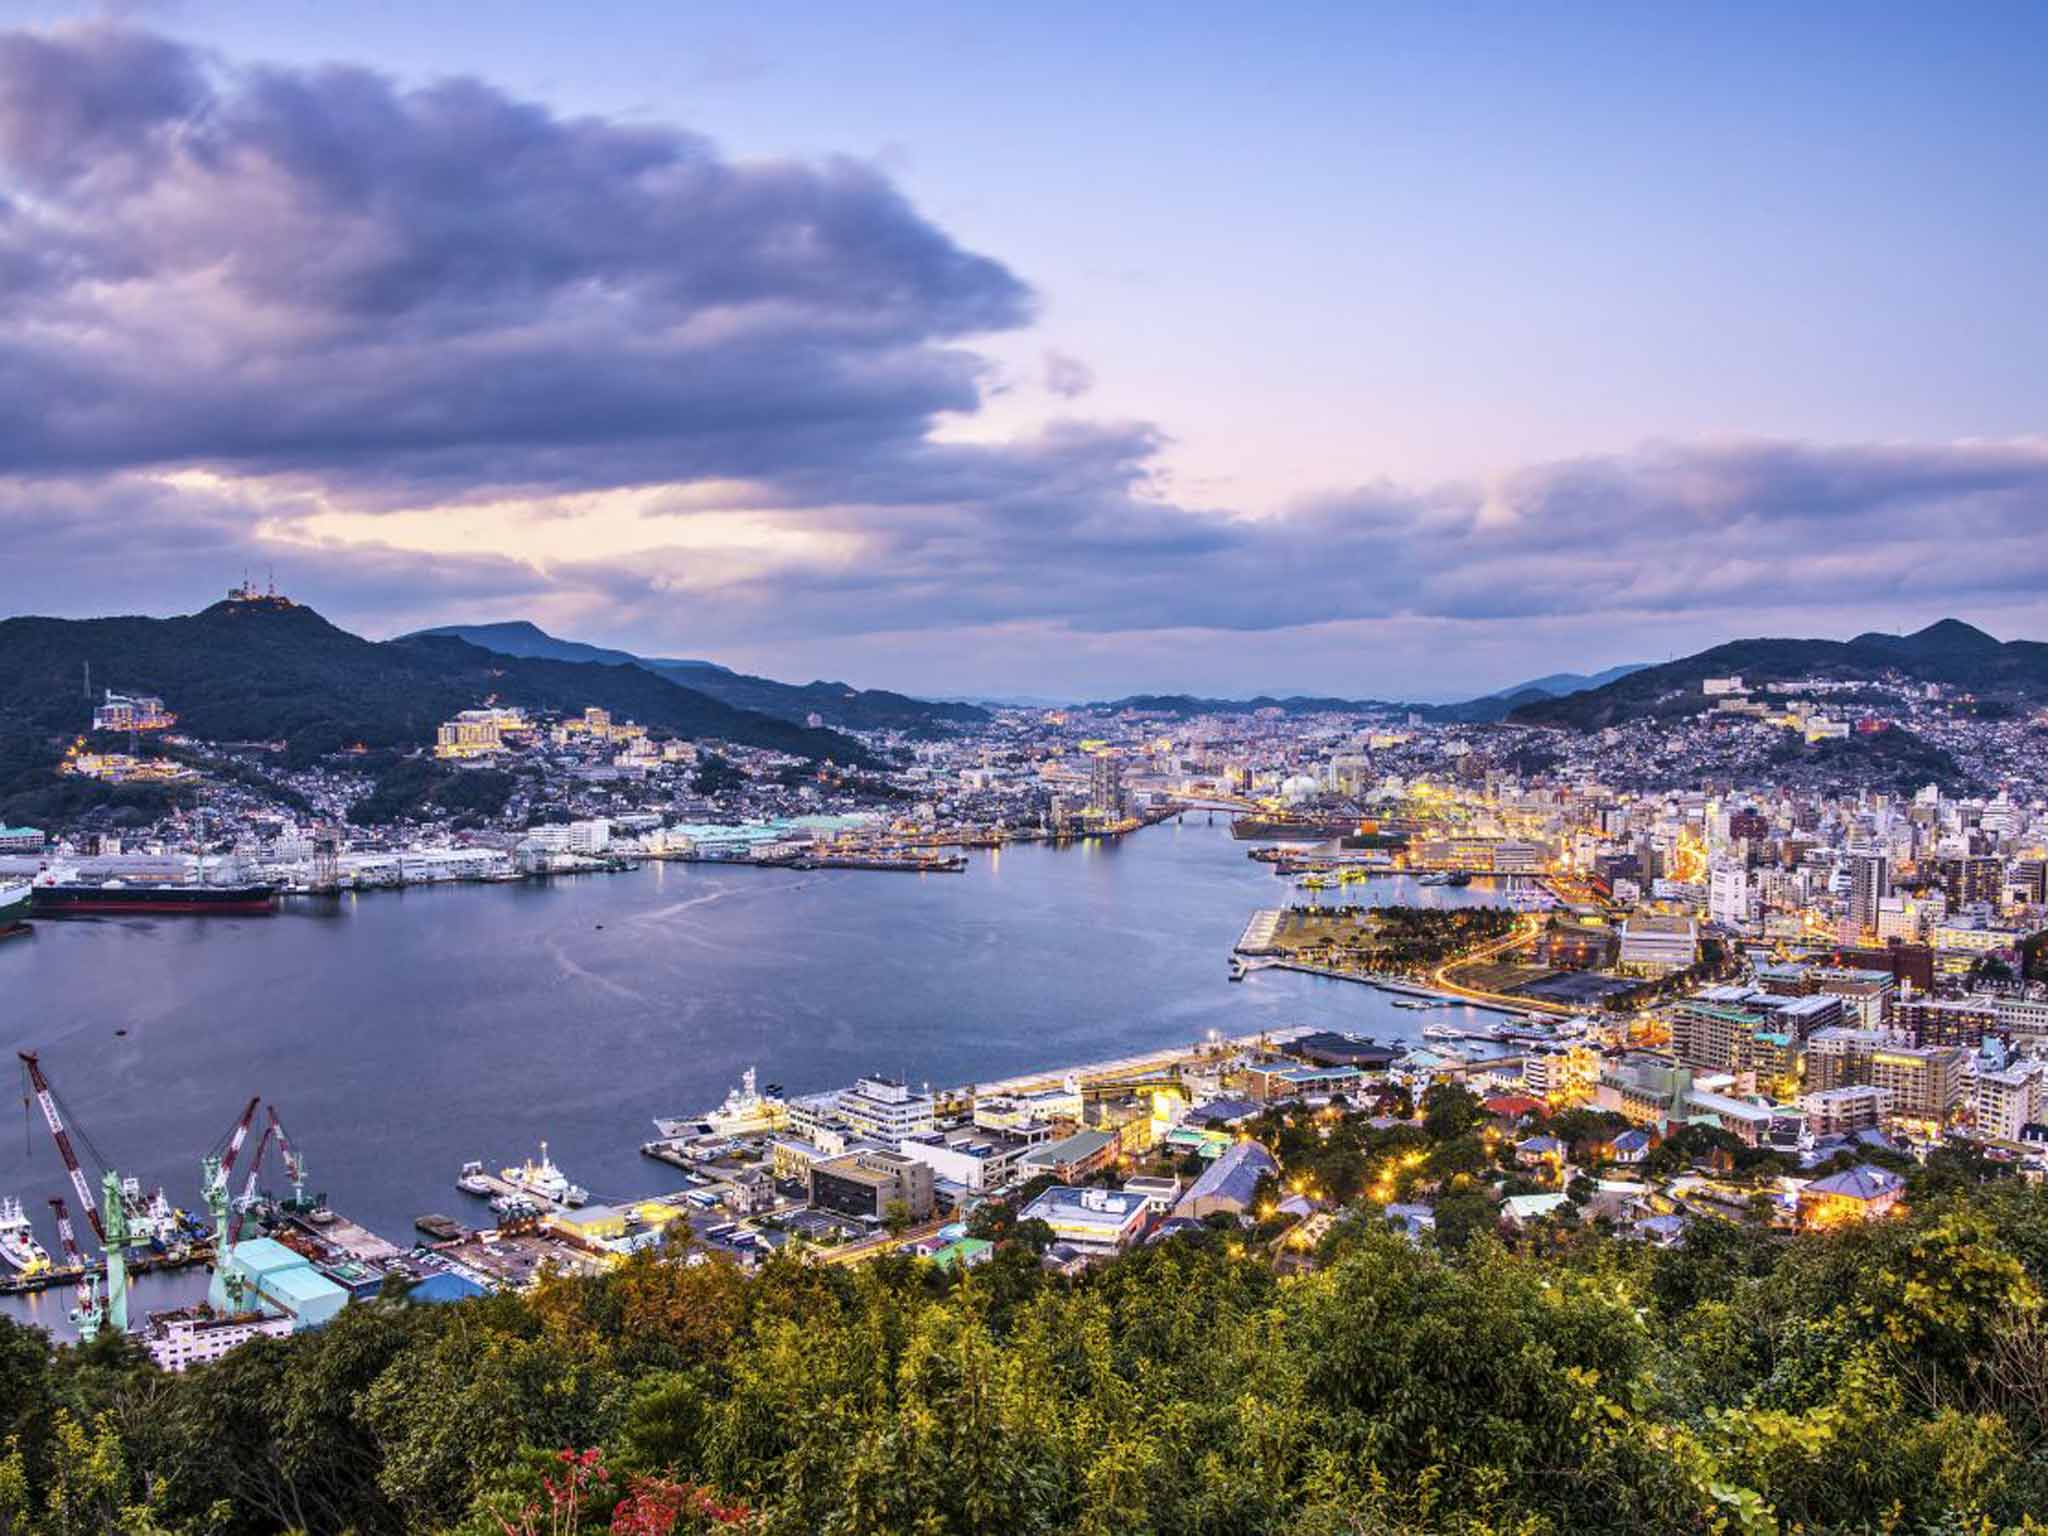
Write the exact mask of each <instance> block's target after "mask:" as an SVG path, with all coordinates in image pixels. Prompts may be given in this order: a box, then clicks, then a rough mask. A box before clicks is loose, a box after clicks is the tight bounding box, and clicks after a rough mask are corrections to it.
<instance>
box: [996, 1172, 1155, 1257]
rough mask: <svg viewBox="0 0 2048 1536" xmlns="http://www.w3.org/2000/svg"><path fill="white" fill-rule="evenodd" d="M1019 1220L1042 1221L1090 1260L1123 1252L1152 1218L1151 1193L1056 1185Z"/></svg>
mask: <svg viewBox="0 0 2048 1536" xmlns="http://www.w3.org/2000/svg"><path fill="white" fill-rule="evenodd" d="M1018 1220H1019V1221H1042V1222H1044V1223H1045V1224H1046V1225H1047V1226H1048V1227H1050V1228H1052V1234H1053V1238H1054V1240H1055V1241H1056V1242H1061V1243H1065V1244H1067V1245H1069V1246H1070V1247H1072V1248H1074V1249H1076V1250H1078V1251H1079V1252H1080V1253H1082V1254H1083V1255H1085V1256H1086V1257H1088V1258H1091V1259H1106V1258H1110V1257H1113V1256H1114V1255H1116V1254H1119V1253H1122V1252H1123V1251H1124V1250H1125V1249H1126V1248H1128V1247H1130V1246H1131V1244H1132V1243H1134V1242H1136V1241H1137V1240H1138V1238H1139V1237H1141V1236H1142V1235H1143V1234H1144V1231H1145V1228H1146V1227H1147V1226H1148V1225H1149V1224H1150V1223H1151V1220H1152V1205H1151V1201H1150V1198H1149V1196H1148V1195H1147V1194H1146V1193H1144V1192H1141V1191H1137V1190H1123V1189H1096V1188H1094V1187H1092V1186H1091V1187H1088V1188H1075V1187H1074V1186H1072V1185H1065V1184H1055V1185H1053V1186H1052V1188H1050V1189H1048V1190H1046V1191H1044V1193H1042V1194H1040V1195H1039V1197H1038V1198H1037V1199H1036V1200H1033V1201H1032V1202H1031V1203H1030V1204H1029V1205H1027V1206H1025V1207H1024V1209H1023V1210H1022V1211H1020V1212H1018Z"/></svg>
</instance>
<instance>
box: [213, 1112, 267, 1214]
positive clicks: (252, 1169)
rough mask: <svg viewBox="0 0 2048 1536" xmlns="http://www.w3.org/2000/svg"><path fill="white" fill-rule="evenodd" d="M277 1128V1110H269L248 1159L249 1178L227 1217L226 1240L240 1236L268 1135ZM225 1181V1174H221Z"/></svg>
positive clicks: (259, 1171)
mask: <svg viewBox="0 0 2048 1536" xmlns="http://www.w3.org/2000/svg"><path fill="white" fill-rule="evenodd" d="M276 1129H277V1112H276V1111H275V1110H273V1111H271V1114H270V1123H269V1124H268V1125H266V1126H264V1127H263V1135H262V1137H261V1138H260V1139H259V1140H258V1141H257V1143H256V1154H255V1156H253V1157H251V1158H250V1159H249V1178H248V1181H247V1182H246V1183H245V1184H243V1186H242V1198H241V1201H240V1202H239V1203H238V1204H237V1205H236V1206H235V1214H234V1215H232V1216H230V1217H229V1218H228V1242H229V1244H230V1245H232V1244H234V1243H237V1242H239V1241H240V1240H241V1237H242V1218H243V1217H245V1216H247V1215H248V1214H249V1206H250V1203H251V1202H252V1201H254V1200H255V1198H256V1180H257V1179H258V1178H260V1177H261V1176H262V1173H263V1154H264V1152H265V1151H266V1150H267V1149H268V1148H269V1146H270V1136H271V1133H272V1132H273V1131H275V1130H276ZM221 1177H222V1179H223V1181H225V1179H226V1177H227V1175H226V1172H225V1170H223V1172H222V1175H221Z"/></svg>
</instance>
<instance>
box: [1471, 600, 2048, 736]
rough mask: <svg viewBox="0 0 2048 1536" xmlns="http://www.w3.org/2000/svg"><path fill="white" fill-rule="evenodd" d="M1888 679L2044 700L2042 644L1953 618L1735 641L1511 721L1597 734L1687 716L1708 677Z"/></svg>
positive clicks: (2047, 655) (1530, 705) (2047, 686)
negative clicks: (1898, 631) (1890, 631)
mask: <svg viewBox="0 0 2048 1536" xmlns="http://www.w3.org/2000/svg"><path fill="white" fill-rule="evenodd" d="M1888 674H1896V675H1902V676H1904V677H1906V678H1909V679H1912V680H1914V681H1917V682H1923V683H1941V684H1944V685H1945V686H1948V687H1952V688H1960V689H1964V690H1966V691H1968V692H1971V693H1976V694H1983V695H1987V696H1992V697H2008V698H2014V699H2042V698H2048V645H2043V644H2041V643H2040V642H2038V641H2033V640H2011V641H2004V642H2001V641H1999V640H1997V639H1995V638H1994V637H1992V636H1990V635H1987V634H1985V633H1984V631H1982V630H1981V629H1976V628H1974V627H1972V626H1971V625H1968V624H1965V623H1963V622H1962V621H1961V620H1958V619H1943V620H1942V621H1941V622H1939V623H1937V624H1930V625H1929V626H1928V627H1927V628H1925V629H1922V630H1919V631H1917V632H1915V633H1914V634H1910V635H1887V634H1879V633H1870V634H1863V635H1858V636H1857V637H1856V638H1855V639H1853V640H1793V639H1768V638H1767V639H1754V640H1732V641H1729V642H1728V643H1726V644H1724V645H1717V646H1714V647H1712V648H1711V649H1709V650H1704V651H1701V652H1699V653H1698V654H1696V655H1692V656H1685V657H1681V658H1680V659H1678V660H1677V661H1668V662H1664V663H1662V664H1661V665H1658V666H1653V667H1644V668H1643V669H1641V670H1640V671H1636V672H1631V673H1629V674H1628V675H1627V676H1625V677H1621V678H1618V679H1616V680H1615V681H1613V682H1610V683H1606V684H1604V685H1602V686H1600V687H1598V688H1593V689H1590V690H1588V691H1586V692H1583V693H1574V694H1570V695H1567V696H1565V697H1563V698H1557V699H1531V700H1525V701H1523V702H1522V703H1520V704H1518V705H1517V706H1516V707H1515V708H1514V709H1513V710H1512V711H1510V713H1509V715H1508V719H1509V720H1510V721H1511V722H1513V723H1514V724H1517V725H1559V726H1566V727H1569V728H1572V729H1576V730H1600V729H1602V728H1604V727H1606V726H1610V725H1616V724H1620V723H1621V722H1623V721H1626V720H1633V719H1639V718H1641V717H1643V716H1645V715H1654V714H1680V713H1683V714H1690V713H1693V712H1695V711H1697V710H1698V709H1699V708H1700V707H1701V704H1702V700H1701V694H1700V685H1701V683H1702V682H1703V681H1704V680H1705V679H1707V678H1710V677H1727V676H1735V675H1739V676H1741V677H1742V678H1744V679H1745V680H1746V681H1748V682H1750V683H1751V684H1757V683H1769V682H1785V681H1789V680H1792V679H1796V678H1803V677H1827V678H1835V679H1840V680H1842V681H1845V682H1854V681H1874V680H1876V679H1879V678H1882V677H1885V676H1886V675H1888Z"/></svg>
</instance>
